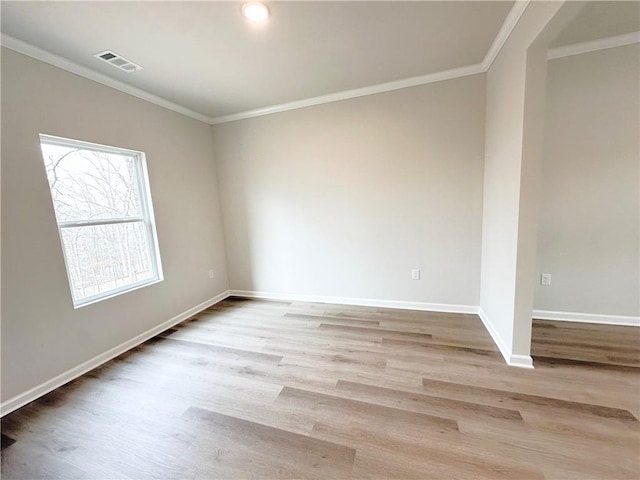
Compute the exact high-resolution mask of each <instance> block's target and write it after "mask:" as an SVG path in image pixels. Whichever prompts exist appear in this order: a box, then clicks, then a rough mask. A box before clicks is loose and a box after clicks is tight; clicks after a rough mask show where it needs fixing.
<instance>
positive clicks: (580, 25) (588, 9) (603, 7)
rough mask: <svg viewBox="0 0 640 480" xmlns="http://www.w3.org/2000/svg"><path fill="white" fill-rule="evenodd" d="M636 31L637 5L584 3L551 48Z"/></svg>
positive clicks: (638, 23) (639, 7)
mask: <svg viewBox="0 0 640 480" xmlns="http://www.w3.org/2000/svg"><path fill="white" fill-rule="evenodd" d="M639 30H640V2H639V1H637V0H634V1H621V2H616V1H594V2H589V3H587V4H586V5H585V6H584V8H583V9H582V10H581V11H580V13H578V15H577V16H576V18H574V19H573V21H571V23H569V25H567V26H566V27H565V28H564V29H563V30H562V32H560V34H559V35H558V37H557V38H556V39H555V40H554V41H553V42H552V44H551V47H552V48H553V47H561V46H565V45H574V44H576V43H583V42H590V41H593V40H599V39H601V38H608V37H614V36H617V35H623V34H625V33H631V32H637V31H639Z"/></svg>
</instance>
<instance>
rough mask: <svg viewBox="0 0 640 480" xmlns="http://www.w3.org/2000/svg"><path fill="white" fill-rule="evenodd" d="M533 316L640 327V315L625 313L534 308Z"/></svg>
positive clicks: (564, 320) (543, 318) (542, 318)
mask: <svg viewBox="0 0 640 480" xmlns="http://www.w3.org/2000/svg"><path fill="white" fill-rule="evenodd" d="M533 318H537V319H539V320H558V321H561V322H580V323H599V324H602V325H622V326H628V327H640V317H633V316H623V315H602V314H597V313H577V312H552V311H549V310H534V311H533Z"/></svg>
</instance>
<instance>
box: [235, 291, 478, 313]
mask: <svg viewBox="0 0 640 480" xmlns="http://www.w3.org/2000/svg"><path fill="white" fill-rule="evenodd" d="M230 296H232V297H233V296H235V297H245V298H260V299H264V300H280V301H285V302H312V303H331V304H334V305H357V306H359V307H380V308H397V309H401V310H420V311H427V312H443V313H466V314H475V313H477V311H478V307H476V306H475V305H455V304H448V303H425V302H406V301H401V300H377V299H371V298H353V297H331V296H324V295H300V294H295V293H272V292H257V291H254V290H230Z"/></svg>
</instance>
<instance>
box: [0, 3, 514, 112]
mask: <svg viewBox="0 0 640 480" xmlns="http://www.w3.org/2000/svg"><path fill="white" fill-rule="evenodd" d="M267 3H268V5H269V8H270V10H271V18H270V20H269V21H268V22H267V23H266V24H264V25H260V26H259V27H256V26H255V25H250V24H248V22H247V21H246V20H244V18H243V17H242V16H241V15H240V5H241V3H240V2H154V1H141V2H52V1H50V2H21V1H17V2H13V1H3V2H2V33H3V34H8V35H10V36H11V37H14V38H15V39H18V40H21V41H23V42H27V43H28V44H30V45H33V46H35V47H39V48H40V49H43V50H46V51H47V52H49V53H52V54H55V55H58V56H60V57H64V58H66V59H68V60H71V61H72V62H75V63H76V64H79V65H81V66H83V67H86V68H89V69H91V70H93V71H96V72H99V73H101V74H103V75H106V76H108V77H111V78H113V79H115V80H119V81H121V82H124V83H126V84H128V85H130V86H133V87H136V88H138V89H141V90H143V91H145V92H148V93H150V94H153V95H155V96H157V97H161V98H162V99H165V100H168V101H170V102H173V103H175V104H177V105H180V106H182V107H185V108H187V109H190V110H192V111H194V112H197V113H199V114H201V115H204V116H206V117H209V118H215V117H220V116H224V115H229V114H235V113H238V112H245V111H248V110H253V109H259V108H264V107H268V106H272V105H278V104H282V103H287V102H292V101H297V100H302V99H307V98H312V97H317V96H321V95H327V94H333V93H336V92H342V91H345V90H351V89H357V88H362V87H367V86H372V85H378V84H381V83H386V82H392V81H397V80H401V79H406V78H410V77H416V76H423V75H427V74H432V73H436V72H442V71H445V70H449V69H454V68H459V67H466V66H469V65H476V64H480V63H481V62H482V60H483V58H484V57H485V55H486V54H487V51H488V50H489V48H490V47H491V44H492V43H493V40H494V39H495V37H496V35H497V34H498V32H499V30H500V28H501V26H502V24H503V23H504V21H505V18H506V17H507V14H508V13H509V11H510V10H511V7H512V6H513V3H514V2H513V1H447V2H436V1H418V2H402V1H389V2H384V1H382V2H373V1H370V2H363V1H354V2H327V1H320V2H314V1H305V2H281V1H271V2H267ZM104 50H113V51H115V52H116V53H118V54H120V55H122V56H123V57H125V58H127V59H128V60H130V61H132V62H135V63H137V64H139V65H141V66H142V67H143V69H142V70H140V71H137V72H133V73H126V72H123V71H120V70H118V69H116V68H114V67H112V66H111V65H108V64H106V63H104V62H102V61H101V60H98V59H96V58H94V57H93V54H95V53H98V52H102V51H104Z"/></svg>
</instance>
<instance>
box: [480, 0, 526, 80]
mask: <svg viewBox="0 0 640 480" xmlns="http://www.w3.org/2000/svg"><path fill="white" fill-rule="evenodd" d="M529 1H530V0H521V1H516V2H515V3H514V4H513V7H511V10H510V11H509V14H508V15H507V18H505V19H504V23H503V24H502V27H500V30H499V31H498V34H497V35H496V38H495V39H494V40H493V43H492V44H491V47H489V50H488V51H487V54H486V55H485V56H484V60H482V66H483V68H484V70H485V71H487V70H489V68H490V67H491V64H492V63H493V61H494V60H495V59H496V57H497V56H498V53H500V50H502V47H504V44H505V43H507V40H508V39H509V36H510V35H511V32H513V29H514V28H516V25H517V24H518V21H520V17H522V14H523V13H524V11H525V10H526V9H527V7H528V6H529Z"/></svg>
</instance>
